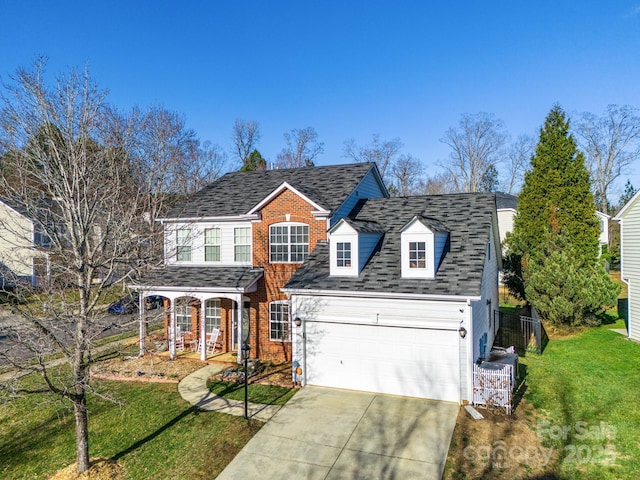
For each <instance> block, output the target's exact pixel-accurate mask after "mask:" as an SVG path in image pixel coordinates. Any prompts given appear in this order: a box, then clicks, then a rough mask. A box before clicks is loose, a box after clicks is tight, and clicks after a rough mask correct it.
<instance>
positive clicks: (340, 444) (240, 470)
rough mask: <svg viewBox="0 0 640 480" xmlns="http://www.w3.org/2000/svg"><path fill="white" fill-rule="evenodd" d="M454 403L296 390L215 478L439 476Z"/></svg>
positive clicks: (453, 418) (316, 389) (455, 410)
mask: <svg viewBox="0 0 640 480" xmlns="http://www.w3.org/2000/svg"><path fill="white" fill-rule="evenodd" d="M458 409H459V405H458V404H455V403H449V402H439V401H434V400H423V399H417V398H408V397H395V396H390V395H378V394H375V393H366V392H355V391H348V390H336V389H329V388H321V387H310V386H307V387H304V388H303V389H301V390H300V391H299V392H298V393H296V395H295V396H294V397H293V398H292V399H291V400H289V402H288V403H287V404H286V405H285V406H284V407H282V408H281V409H280V411H278V413H276V414H275V415H274V416H273V418H272V419H271V420H269V421H268V422H267V423H266V424H265V425H264V426H263V427H262V428H261V429H260V430H259V431H258V433H257V434H256V435H255V436H254V437H253V438H252V439H251V440H250V441H249V442H248V443H247V445H246V446H245V447H244V448H243V449H242V450H241V451H240V453H238V455H237V456H236V457H235V458H234V459H233V461H232V462H231V463H230V464H229V465H228V466H227V468H226V469H225V470H224V471H223V472H222V473H221V474H220V475H219V476H218V478H219V479H222V480H225V479H238V478H260V479H263V480H266V479H271V478H273V479H276V478H277V479H282V478H291V479H298V478H300V479H327V480H331V479H359V478H363V479H364V478H370V479H408V478H420V479H440V478H441V477H442V473H443V471H444V464H445V461H446V459H447V452H448V450H449V443H450V442H451V436H452V434H453V429H454V427H455V422H456V416H457V414H458Z"/></svg>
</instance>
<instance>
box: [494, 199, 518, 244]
mask: <svg viewBox="0 0 640 480" xmlns="http://www.w3.org/2000/svg"><path fill="white" fill-rule="evenodd" d="M515 216H516V211H515V210H513V209H512V208H505V209H500V210H498V230H499V232H500V245H503V243H504V239H505V237H506V236H507V233H511V232H513V219H514V218H515ZM502 251H504V245H503V247H502Z"/></svg>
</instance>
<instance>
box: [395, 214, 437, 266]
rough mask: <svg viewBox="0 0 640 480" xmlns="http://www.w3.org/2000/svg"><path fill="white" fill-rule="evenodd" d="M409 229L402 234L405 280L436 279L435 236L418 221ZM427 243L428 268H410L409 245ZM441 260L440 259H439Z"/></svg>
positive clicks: (402, 258) (402, 260)
mask: <svg viewBox="0 0 640 480" xmlns="http://www.w3.org/2000/svg"><path fill="white" fill-rule="evenodd" d="M408 225H409V226H408V227H405V229H404V230H403V231H402V233H401V234H400V249H401V262H402V265H401V269H402V276H403V277H405V278H434V277H435V274H436V269H435V261H436V260H435V258H436V257H435V253H434V243H435V241H434V234H433V232H432V231H431V230H429V229H428V228H427V227H426V226H425V225H424V224H422V223H421V222H418V221H414V222H413V223H411V222H410V223H409V224H408ZM411 242H425V244H426V260H427V261H426V268H410V266H409V243H411ZM438 260H440V257H438Z"/></svg>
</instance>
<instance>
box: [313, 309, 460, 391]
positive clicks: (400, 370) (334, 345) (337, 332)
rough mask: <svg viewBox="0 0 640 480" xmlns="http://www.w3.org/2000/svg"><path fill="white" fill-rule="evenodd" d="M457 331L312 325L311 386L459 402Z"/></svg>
mask: <svg viewBox="0 0 640 480" xmlns="http://www.w3.org/2000/svg"><path fill="white" fill-rule="evenodd" d="M459 341H460V337H459V335H458V333H457V332H456V331H450V330H428V329H418V328H405V327H389V326H378V325H353V324H344V323H328V322H307V324H306V381H307V383H308V384H309V385H320V386H326V387H335V388H346V389H352V390H364V391H368V392H379V393H388V394H394V395H406V396H410V397H421V398H431V399H436V400H448V401H453V402H458V401H459V400H460V366H459Z"/></svg>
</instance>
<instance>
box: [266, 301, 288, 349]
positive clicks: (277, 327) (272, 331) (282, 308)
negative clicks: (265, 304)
mask: <svg viewBox="0 0 640 480" xmlns="http://www.w3.org/2000/svg"><path fill="white" fill-rule="evenodd" d="M289 332H290V325H289V304H288V303H287V302H286V301H280V302H272V303H270V304H269V340H275V341H277V340H280V341H286V342H288V341H290V340H291V339H290V337H289Z"/></svg>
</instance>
